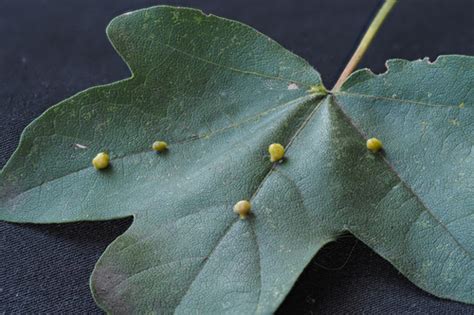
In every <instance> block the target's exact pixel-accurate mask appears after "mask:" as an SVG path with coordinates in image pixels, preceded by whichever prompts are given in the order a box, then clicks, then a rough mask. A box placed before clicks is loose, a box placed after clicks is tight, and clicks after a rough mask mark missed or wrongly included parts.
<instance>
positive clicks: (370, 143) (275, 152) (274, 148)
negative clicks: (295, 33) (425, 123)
mask: <svg viewBox="0 0 474 315" xmlns="http://www.w3.org/2000/svg"><path fill="white" fill-rule="evenodd" d="M382 148H383V145H382V141H380V140H379V139H377V138H370V139H369V140H367V149H368V150H370V151H372V152H373V153H377V152H379V151H380V150H382ZM152 149H153V150H154V151H156V152H158V153H161V152H164V151H166V150H167V149H168V144H167V143H166V142H164V141H155V142H153V144H152ZM268 153H269V154H270V162H272V163H275V162H279V161H281V160H282V159H283V158H284V156H285V147H283V146H282V145H281V144H279V143H272V144H270V146H269V147H268ZM109 163H110V156H109V155H108V154H107V153H106V152H100V153H99V154H97V155H96V156H95V157H94V158H93V159H92V165H93V166H94V167H95V168H96V169H97V170H102V169H105V168H107V167H108V166H109ZM251 209H252V204H251V203H250V201H248V200H240V201H239V202H237V203H236V204H235V205H234V212H235V213H236V214H238V215H239V216H240V218H241V219H245V218H246V217H247V216H248V215H249V214H250V211H251Z"/></svg>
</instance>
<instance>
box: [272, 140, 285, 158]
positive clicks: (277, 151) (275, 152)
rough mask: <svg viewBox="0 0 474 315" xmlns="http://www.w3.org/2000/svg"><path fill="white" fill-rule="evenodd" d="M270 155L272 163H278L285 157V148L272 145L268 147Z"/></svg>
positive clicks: (277, 144) (275, 144)
mask: <svg viewBox="0 0 474 315" xmlns="http://www.w3.org/2000/svg"><path fill="white" fill-rule="evenodd" d="M268 153H270V161H272V162H277V161H280V160H281V159H283V157H284V156H285V148H284V147H283V146H282V145H281V144H279V143H272V144H270V146H269V147H268Z"/></svg>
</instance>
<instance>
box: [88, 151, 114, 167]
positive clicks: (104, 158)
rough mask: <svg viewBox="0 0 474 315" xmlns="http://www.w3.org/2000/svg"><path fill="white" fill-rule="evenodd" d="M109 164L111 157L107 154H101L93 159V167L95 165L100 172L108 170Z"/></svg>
mask: <svg viewBox="0 0 474 315" xmlns="http://www.w3.org/2000/svg"><path fill="white" fill-rule="evenodd" d="M109 162H110V157H109V155H108V154H107V153H105V152H100V153H99V154H97V155H96V156H95V158H93V159H92V165H94V167H95V168H96V169H98V170H102V169H104V168H107V166H109Z"/></svg>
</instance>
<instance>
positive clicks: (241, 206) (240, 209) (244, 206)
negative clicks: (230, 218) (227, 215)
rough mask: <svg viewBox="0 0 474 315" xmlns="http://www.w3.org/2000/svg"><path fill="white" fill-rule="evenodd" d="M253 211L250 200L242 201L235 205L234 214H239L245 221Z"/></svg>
mask: <svg viewBox="0 0 474 315" xmlns="http://www.w3.org/2000/svg"><path fill="white" fill-rule="evenodd" d="M250 209H252V205H251V204H250V202H249V201H248V200H240V201H239V202H237V203H236V204H235V205H234V212H235V213H237V214H238V215H239V216H240V218H241V219H245V218H246V217H247V216H248V215H249V213H250Z"/></svg>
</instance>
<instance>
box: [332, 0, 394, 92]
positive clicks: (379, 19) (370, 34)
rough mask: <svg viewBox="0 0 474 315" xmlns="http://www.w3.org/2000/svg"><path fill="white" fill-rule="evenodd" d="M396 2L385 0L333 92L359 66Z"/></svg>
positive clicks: (337, 89)
mask: <svg viewBox="0 0 474 315" xmlns="http://www.w3.org/2000/svg"><path fill="white" fill-rule="evenodd" d="M396 3H397V0H385V3H384V4H383V5H382V7H381V8H380V10H379V11H378V12H377V14H376V15H375V17H374V19H373V20H372V23H370V26H369V28H368V29H367V31H366V32H365V34H364V37H362V40H361V41H360V43H359V46H358V47H357V49H356V51H355V52H354V54H353V55H352V57H351V59H350V60H349V62H348V63H347V65H346V67H345V68H344V71H342V73H341V75H340V76H339V79H337V82H336V84H335V85H334V87H333V89H332V90H333V92H337V91H339V89H340V88H341V86H342V84H343V83H344V81H345V80H346V79H347V77H348V76H349V75H350V74H351V73H352V72H353V71H354V69H355V68H356V67H357V65H358V64H359V62H360V60H361V59H362V57H363V56H364V54H365V52H366V51H367V48H369V46H370V44H371V43H372V40H373V39H374V38H375V35H376V34H377V32H378V30H379V29H380V27H381V26H382V24H383V22H384V21H385V19H386V18H387V16H388V14H389V13H390V11H391V10H392V9H393V7H394V6H395V4H396Z"/></svg>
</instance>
